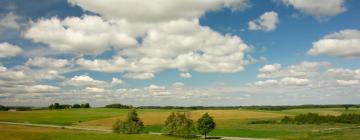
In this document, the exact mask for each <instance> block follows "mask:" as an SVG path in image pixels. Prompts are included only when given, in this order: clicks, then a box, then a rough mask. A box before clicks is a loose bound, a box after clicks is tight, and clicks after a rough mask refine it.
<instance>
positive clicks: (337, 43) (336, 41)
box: [307, 29, 360, 58]
mask: <svg viewBox="0 0 360 140" xmlns="http://www.w3.org/2000/svg"><path fill="white" fill-rule="evenodd" d="M307 54H309V55H315V56H316V55H328V56H334V57H341V58H359V57H360V31H359V30H356V29H345V30H341V31H339V32H335V33H331V34H329V35H326V36H324V37H323V38H322V39H320V40H318V41H316V42H313V47H312V48H311V49H310V50H309V51H308V52H307Z"/></svg>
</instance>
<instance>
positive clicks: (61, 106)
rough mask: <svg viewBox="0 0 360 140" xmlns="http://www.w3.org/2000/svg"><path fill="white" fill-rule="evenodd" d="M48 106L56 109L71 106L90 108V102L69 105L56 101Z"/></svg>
mask: <svg viewBox="0 0 360 140" xmlns="http://www.w3.org/2000/svg"><path fill="white" fill-rule="evenodd" d="M48 108H49V109H50V110H55V109H70V108H90V104H89V103H85V104H74V105H67V104H59V103H54V104H50V105H49V107H48Z"/></svg>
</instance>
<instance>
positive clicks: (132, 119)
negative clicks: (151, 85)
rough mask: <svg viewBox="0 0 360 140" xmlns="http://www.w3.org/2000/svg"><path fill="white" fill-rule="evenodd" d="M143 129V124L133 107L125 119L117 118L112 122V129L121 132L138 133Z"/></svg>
mask: <svg viewBox="0 0 360 140" xmlns="http://www.w3.org/2000/svg"><path fill="white" fill-rule="evenodd" d="M143 130H144V124H143V122H142V121H141V120H140V118H139V117H138V114H137V113H136V110H135V109H131V110H130V112H129V113H128V116H127V120H126V121H121V120H118V121H116V122H115V123H114V124H113V131H114V132H115V133H122V134H138V133H142V132H143Z"/></svg>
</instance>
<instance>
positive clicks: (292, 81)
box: [280, 77, 310, 86]
mask: <svg viewBox="0 0 360 140" xmlns="http://www.w3.org/2000/svg"><path fill="white" fill-rule="evenodd" d="M309 83H310V80H309V79H301V78H294V77H284V78H282V79H281V80H280V84H283V85H294V86H304V85H308V84H309Z"/></svg>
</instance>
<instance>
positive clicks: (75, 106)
mask: <svg viewBox="0 0 360 140" xmlns="http://www.w3.org/2000/svg"><path fill="white" fill-rule="evenodd" d="M80 107H81V106H80V105H79V104H74V105H73V106H72V108H80Z"/></svg>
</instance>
